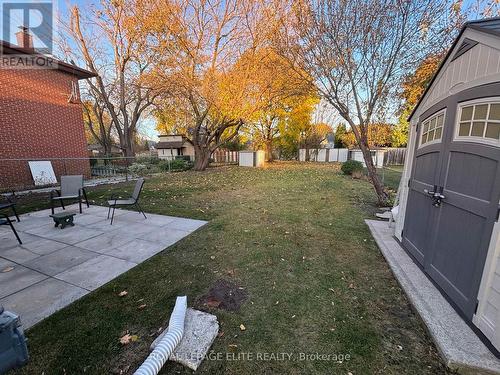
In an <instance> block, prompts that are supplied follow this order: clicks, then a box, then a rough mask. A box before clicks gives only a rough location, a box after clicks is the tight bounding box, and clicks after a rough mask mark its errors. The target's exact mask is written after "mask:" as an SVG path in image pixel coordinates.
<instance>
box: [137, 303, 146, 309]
mask: <svg viewBox="0 0 500 375" xmlns="http://www.w3.org/2000/svg"><path fill="white" fill-rule="evenodd" d="M146 306H147V305H146V304H145V303H143V304H142V305H139V306H138V307H137V310H142V309H144V308H145V307H146Z"/></svg>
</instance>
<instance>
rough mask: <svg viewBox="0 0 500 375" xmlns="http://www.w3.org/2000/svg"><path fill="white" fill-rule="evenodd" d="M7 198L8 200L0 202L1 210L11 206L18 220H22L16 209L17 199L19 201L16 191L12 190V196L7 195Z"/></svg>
mask: <svg viewBox="0 0 500 375" xmlns="http://www.w3.org/2000/svg"><path fill="white" fill-rule="evenodd" d="M5 198H6V199H7V202H3V203H0V210H5V209H7V208H10V209H11V210H12V212H14V216H15V217H16V219H17V222H20V221H21V220H19V215H18V214H17V211H16V201H17V197H16V195H15V194H14V192H12V196H11V197H5Z"/></svg>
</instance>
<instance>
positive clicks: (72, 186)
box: [50, 175, 90, 215]
mask: <svg viewBox="0 0 500 375" xmlns="http://www.w3.org/2000/svg"><path fill="white" fill-rule="evenodd" d="M54 193H55V194H57V195H55V194H54ZM82 195H83V197H84V198H85V203H87V207H90V206H89V200H88V199H87V192H86V191H85V188H84V187H83V175H75V176H61V189H60V190H52V191H51V192H50V209H51V211H52V215H54V202H55V201H59V202H60V203H61V207H62V209H63V210H65V209H66V208H65V207H64V201H65V200H75V199H77V200H78V204H79V207H80V213H82Z"/></svg>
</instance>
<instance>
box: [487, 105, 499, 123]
mask: <svg viewBox="0 0 500 375" xmlns="http://www.w3.org/2000/svg"><path fill="white" fill-rule="evenodd" d="M489 119H490V120H500V104H492V105H491V106H490V115H489Z"/></svg>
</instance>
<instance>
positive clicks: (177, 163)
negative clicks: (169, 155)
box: [158, 158, 193, 172]
mask: <svg viewBox="0 0 500 375" xmlns="http://www.w3.org/2000/svg"><path fill="white" fill-rule="evenodd" d="M158 166H159V167H160V169H161V170H162V171H165V172H169V171H173V172H176V171H187V170H188V169H191V168H193V163H192V162H191V161H189V160H186V159H184V158H183V159H175V160H162V161H161V162H160V164H159V165H158Z"/></svg>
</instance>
